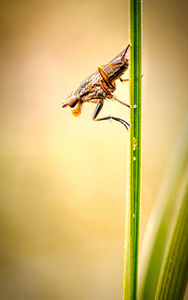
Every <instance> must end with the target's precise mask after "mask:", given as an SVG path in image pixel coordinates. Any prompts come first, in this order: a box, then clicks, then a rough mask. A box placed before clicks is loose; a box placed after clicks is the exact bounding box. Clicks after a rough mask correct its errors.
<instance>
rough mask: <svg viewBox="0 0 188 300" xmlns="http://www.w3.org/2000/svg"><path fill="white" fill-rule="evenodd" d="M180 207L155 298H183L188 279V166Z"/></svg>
mask: <svg viewBox="0 0 188 300" xmlns="http://www.w3.org/2000/svg"><path fill="white" fill-rule="evenodd" d="M178 196H179V207H178V209H177V214H176V217H175V220H174V223H173V227H172V231H171V234H170V238H169V242H168V245H167V249H166V253H165V257H164V261H163V265H162V269H161V273H160V277H159V282H158V286H157V292H156V296H155V300H160V299H161V300H173V299H174V300H175V299H178V300H181V299H183V297H184V293H185V288H186V284H187V280H188V251H187V248H188V226H187V219H188V166H187V170H186V172H185V176H184V178H183V180H182V185H181V188H180V193H179V195H178Z"/></svg>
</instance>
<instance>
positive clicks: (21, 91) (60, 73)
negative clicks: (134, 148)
mask: <svg viewBox="0 0 188 300" xmlns="http://www.w3.org/2000/svg"><path fill="white" fill-rule="evenodd" d="M187 6H188V4H187V2H186V1H181V2H178V1H165V2H162V1H158V2H153V1H152V2H151V1H144V47H143V48H144V57H143V70H144V78H143V97H144V105H143V180H142V183H143V187H142V207H141V209H142V216H141V243H142V240H143V235H144V230H145V228H146V225H147V220H148V217H149V214H150V211H151V208H152V205H153V203H154V201H155V198H156V195H157V193H158V189H159V186H160V182H161V179H162V177H163V173H164V171H165V169H166V167H167V164H168V159H169V156H170V153H171V149H172V148H173V146H174V143H175V141H176V140H177V137H178V134H179V132H180V129H181V126H182V123H183V120H184V118H185V116H186V114H187V110H188V102H187V51H188V49H187V48H188V43H187V25H188V24H187V22H188V21H187V13H186V11H187ZM0 15H1V17H0V20H1V21H0V22H1V26H0V38H1V42H0V45H1V52H0V53H1V54H0V55H1V56H0V65H1V74H0V76H1V80H0V87H1V112H0V114H1V119H0V120H1V121H0V126H1V131H0V142H1V152H0V163H1V200H0V243H1V248H0V249H1V250H0V251H1V260H0V298H1V299H3V300H11V299H16V300H17V299H25V300H30V299H31V300H33V299H40V300H43V299H44V300H48V299H57V300H58V299H61V300H62V299H65V300H69V299H70V300H72V299H76V300H77V299H82V300H96V299H103V300H106V299H108V300H115V299H121V297H122V290H123V259H124V258H123V255H124V248H123V247H124V223H125V200H126V199H125V194H126V193H125V192H126V160H127V153H126V151H127V150H126V149H127V137H128V134H127V132H126V131H125V129H124V127H123V126H122V125H121V124H118V123H114V122H99V123H97V122H92V121H91V118H92V113H93V111H94V108H95V106H94V105H89V104H88V105H87V104H85V106H84V108H83V112H82V115H81V116H80V117H79V118H72V117H71V116H70V111H69V109H68V108H67V109H64V110H63V109H61V102H62V101H66V98H67V97H68V95H69V94H70V93H71V92H72V91H74V90H75V89H76V88H77V87H78V85H79V84H80V83H81V81H82V80H83V79H85V78H86V77H87V76H89V75H90V74H91V73H93V72H94V71H95V70H96V68H97V67H98V66H99V65H100V64H104V63H107V62H108V61H110V60H111V59H112V58H113V57H115V56H116V55H117V54H118V53H119V52H120V51H122V49H123V48H125V47H126V45H127V44H128V3H126V2H124V1H122V0H118V1H105V0H103V1H95V2H92V1H84V0H83V1H79V2H77V1H57V0H56V1H52V0H48V1H42V0H39V1H9V0H8V1H5V0H4V1H0ZM127 76H128V74H125V78H127ZM128 89H129V88H128V84H126V83H124V84H122V83H121V82H120V83H119V82H118V83H117V91H116V96H117V97H118V98H119V99H121V100H124V101H127V99H128V95H129V91H128ZM109 114H112V115H115V116H120V117H122V118H124V119H128V117H129V112H128V109H127V108H125V107H122V106H121V105H120V104H119V103H113V102H107V103H105V105H104V109H103V111H102V112H101V116H106V115H109Z"/></svg>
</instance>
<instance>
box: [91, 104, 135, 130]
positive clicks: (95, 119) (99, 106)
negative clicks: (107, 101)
mask: <svg viewBox="0 0 188 300" xmlns="http://www.w3.org/2000/svg"><path fill="white" fill-rule="evenodd" d="M103 104H104V101H103V100H101V101H99V103H98V104H97V106H96V108H95V111H94V114H93V118H92V119H93V121H103V120H115V121H118V122H120V123H121V124H123V125H124V126H125V127H126V129H127V130H128V128H129V126H130V124H129V123H128V122H127V121H125V120H123V119H120V118H117V117H113V116H108V117H104V118H99V119H98V118H97V116H98V114H99V113H100V111H101V109H102V107H103Z"/></svg>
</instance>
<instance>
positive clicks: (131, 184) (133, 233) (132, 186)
mask: <svg viewBox="0 0 188 300" xmlns="http://www.w3.org/2000/svg"><path fill="white" fill-rule="evenodd" d="M129 34H130V43H131V47H130V76H129V80H130V104H131V106H132V108H131V110H130V120H131V128H130V135H129V152H128V162H129V163H128V176H127V178H128V180H127V199H126V227H125V268H124V294H123V295H124V300H131V299H136V297H137V274H138V248H139V219H140V192H141V130H142V0H130V1H129Z"/></svg>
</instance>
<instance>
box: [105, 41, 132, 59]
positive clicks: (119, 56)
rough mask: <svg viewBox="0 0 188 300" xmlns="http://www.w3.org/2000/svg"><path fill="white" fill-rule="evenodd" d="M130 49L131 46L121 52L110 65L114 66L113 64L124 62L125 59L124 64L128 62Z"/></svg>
mask: <svg viewBox="0 0 188 300" xmlns="http://www.w3.org/2000/svg"><path fill="white" fill-rule="evenodd" d="M129 47H130V44H129V45H128V46H127V47H126V48H125V49H124V50H123V51H121V52H120V53H119V54H118V55H117V56H116V57H114V58H113V59H112V60H111V61H110V62H109V64H113V63H121V62H122V58H123V62H122V63H124V62H126V61H128V60H129V59H128V56H129Z"/></svg>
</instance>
